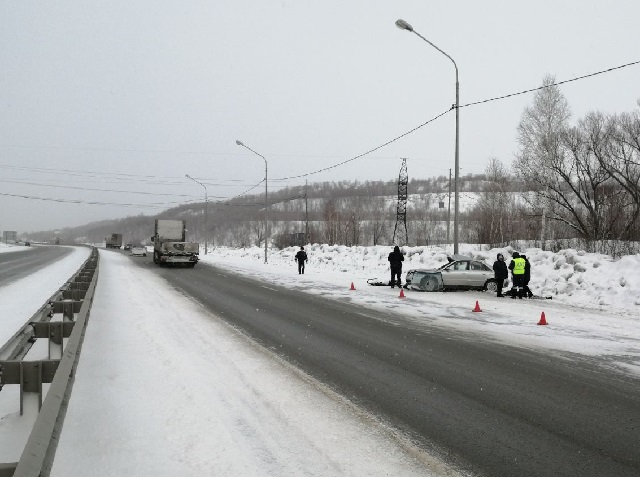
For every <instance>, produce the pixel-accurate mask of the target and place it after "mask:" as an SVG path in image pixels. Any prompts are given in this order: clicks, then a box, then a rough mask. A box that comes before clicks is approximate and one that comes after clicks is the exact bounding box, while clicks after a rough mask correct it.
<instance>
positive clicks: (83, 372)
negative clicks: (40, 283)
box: [51, 251, 453, 477]
mask: <svg viewBox="0 0 640 477" xmlns="http://www.w3.org/2000/svg"><path fill="white" fill-rule="evenodd" d="M100 255H101V256H100V272H99V285H98V288H97V290H96V295H95V298H94V302H93V306H92V309H91V317H90V322H89V326H88V329H87V333H86V337H85V341H84V345H83V350H82V357H81V360H80V364H79V366H78V371H77V375H76V381H75V385H74V389H73V394H72V398H71V401H70V405H69V410H68V412H67V416H66V419H65V423H64V429H63V432H62V437H61V440H60V444H59V446H58V450H57V453H56V458H55V462H54V467H53V472H52V474H51V475H52V476H68V475H82V476H91V475H100V476H110V475H113V476H121V475H136V476H175V475H179V476H194V477H195V476H198V477H199V476H203V475H220V476H256V477H257V476H298V475H314V476H336V475H354V476H355V475H371V476H383V475H403V476H405V475H406V476H411V475H415V476H418V475H421V476H424V475H426V476H429V475H453V474H446V473H445V470H444V467H443V466H441V465H440V464H439V463H438V462H436V461H435V460H432V459H430V458H429V457H428V456H426V455H424V454H422V453H420V452H417V451H416V449H414V448H413V447H412V446H411V445H410V444H409V443H408V442H405V441H404V440H403V439H402V438H401V437H400V436H396V435H395V434H394V433H393V432H392V431H391V430H389V429H386V428H384V427H382V426H380V425H379V424H377V423H376V422H375V421H373V420H372V419H370V418H369V417H367V416H366V415H364V414H362V413H360V412H358V411H357V410H356V409H354V408H352V407H351V406H350V405H349V403H348V402H346V401H345V400H343V399H341V398H339V397H338V396H336V395H334V394H333V393H331V392H330V391H328V390H327V389H325V388H324V387H323V386H321V385H319V384H318V383H316V382H315V381H313V380H311V379H309V378H307V377H306V376H304V375H302V374H301V373H300V372H298V371H296V370H295V369H294V368H292V367H291V366H289V365H287V364H286V363H284V362H283V361H281V360H278V359H275V357H274V355H273V354H272V353H271V352H269V351H266V350H264V349H262V348H261V347H259V346H257V345H254V344H252V342H251V341H250V340H248V339H247V338H245V337H244V336H243V335H241V334H239V333H238V332H237V331H235V330H233V329H232V328H230V327H229V326H228V325H225V324H224V322H223V321H221V320H220V319H218V318H217V317H215V316H212V315H210V314H208V313H207V312H206V311H205V310H204V309H203V308H202V307H201V306H200V305H198V304H197V303H196V302H195V301H193V300H190V299H188V298H187V297H185V296H183V295H181V294H180V293H178V292H177V291H175V290H173V289H171V288H170V287H169V286H168V285H167V284H166V282H164V281H163V280H162V279H161V278H159V277H158V276H156V275H155V274H153V273H152V272H149V271H148V270H145V269H142V268H138V267H131V266H129V263H130V262H129V261H130V260H131V259H130V258H129V257H127V256H123V255H122V254H118V253H115V252H109V251H101V254H100ZM139 260H143V258H139ZM436 472H437V473H436Z"/></svg>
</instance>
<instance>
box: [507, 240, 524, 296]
mask: <svg viewBox="0 0 640 477" xmlns="http://www.w3.org/2000/svg"><path fill="white" fill-rule="evenodd" d="M525 265H526V262H525V260H524V259H523V258H522V257H520V254H519V253H518V252H513V259H512V260H511V263H510V264H509V270H511V275H512V280H513V287H512V288H511V298H514V299H515V298H522V292H523V285H522V284H523V281H524V268H525Z"/></svg>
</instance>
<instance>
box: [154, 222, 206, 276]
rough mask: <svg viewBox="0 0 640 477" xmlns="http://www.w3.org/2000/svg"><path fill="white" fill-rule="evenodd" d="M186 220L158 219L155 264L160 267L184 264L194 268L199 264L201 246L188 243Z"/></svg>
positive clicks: (155, 234)
mask: <svg viewBox="0 0 640 477" xmlns="http://www.w3.org/2000/svg"><path fill="white" fill-rule="evenodd" d="M186 225H187V224H186V222H185V221H184V220H165V219H156V225H155V233H154V235H153V237H151V240H152V241H153V262H154V263H157V264H158V265H169V264H178V263H181V264H184V265H185V266H187V267H191V268H193V267H194V266H195V265H196V263H198V255H199V253H200V244H198V243H196V242H187V241H186V231H187V229H186Z"/></svg>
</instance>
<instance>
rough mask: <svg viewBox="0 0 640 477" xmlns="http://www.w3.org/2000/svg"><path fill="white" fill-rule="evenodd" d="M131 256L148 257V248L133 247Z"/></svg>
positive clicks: (141, 246)
mask: <svg viewBox="0 0 640 477" xmlns="http://www.w3.org/2000/svg"><path fill="white" fill-rule="evenodd" d="M131 255H133V256H134V257H135V256H137V257H146V256H147V247H145V246H143V245H136V246H134V247H131Z"/></svg>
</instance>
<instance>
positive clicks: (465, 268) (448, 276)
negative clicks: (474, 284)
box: [442, 260, 469, 287]
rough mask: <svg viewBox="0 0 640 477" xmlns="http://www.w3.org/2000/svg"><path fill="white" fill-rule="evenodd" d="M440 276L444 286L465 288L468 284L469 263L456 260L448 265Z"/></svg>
mask: <svg viewBox="0 0 640 477" xmlns="http://www.w3.org/2000/svg"><path fill="white" fill-rule="evenodd" d="M445 270H446V271H445V272H444V273H443V274H442V280H443V281H444V284H445V286H450V287H467V286H469V285H468V282H469V277H468V275H469V261H468V260H458V261H455V262H452V263H450V264H449V265H448V266H447V267H446V268H445Z"/></svg>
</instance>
